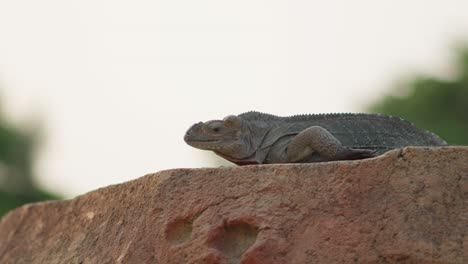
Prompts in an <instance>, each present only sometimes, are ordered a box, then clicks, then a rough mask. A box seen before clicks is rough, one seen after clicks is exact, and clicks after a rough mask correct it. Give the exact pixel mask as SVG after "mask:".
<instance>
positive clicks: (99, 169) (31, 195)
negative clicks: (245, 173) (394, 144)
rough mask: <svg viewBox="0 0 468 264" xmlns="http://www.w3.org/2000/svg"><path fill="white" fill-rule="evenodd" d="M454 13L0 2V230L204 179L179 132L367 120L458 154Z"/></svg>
mask: <svg viewBox="0 0 468 264" xmlns="http://www.w3.org/2000/svg"><path fill="white" fill-rule="evenodd" d="M466 10H468V1H462V0H459V1H457V0H446V1H435V0H434V1H433V0H425V1H423V0H414V1H404V0H393V1H371V0H357V1H345V0H341V1H339V0H330V1H286V0H268V1H266V0H248V1H244V0H240V1H214V0H199V1H179V0H171V1H157V0H153V1H140V0H135V1H117V0H112V1H111V0H93V1H91V0H80V1H74V0H60V1H59V0H43V1H33V0H23V1H1V2H0V109H1V112H0V216H1V215H3V214H5V213H6V212H7V211H9V210H11V209H13V208H15V207H17V206H20V205H21V204H24V203H28V202H33V201H41V200H49V199H65V198H71V197H74V196H76V195H79V194H83V193H85V192H88V191H91V190H94V189H96V188H99V187H103V186H107V185H109V184H116V183H120V182H123V181H127V180H130V179H134V178H137V177H140V176H142V175H144V174H147V173H151V172H156V171H159V170H163V169H171V168H178V167H206V166H215V165H218V164H219V162H220V160H219V159H217V158H215V157H214V156H213V154H211V153H208V152H206V153H205V152H202V151H200V150H196V149H193V148H190V147H188V146H186V145H185V143H184V141H183V140H182V138H183V135H184V133H185V131H186V129H188V127H189V126H190V125H191V124H193V123H194V122H198V121H205V120H209V119H218V118H222V117H224V116H226V115H229V114H240V113H242V112H245V111H249V110H256V111H262V112H268V113H271V114H276V115H291V114H302V113H323V112H381V113H386V114H392V115H397V116H401V117H403V118H406V119H408V120H410V121H412V122H414V123H416V124H417V125H418V126H420V127H422V128H425V129H428V130H432V131H434V132H435V133H437V134H439V135H440V136H441V137H442V138H444V139H446V140H447V141H448V142H449V143H451V144H462V145H463V144H464V145H466V144H468V42H467V41H468V16H467V15H466Z"/></svg>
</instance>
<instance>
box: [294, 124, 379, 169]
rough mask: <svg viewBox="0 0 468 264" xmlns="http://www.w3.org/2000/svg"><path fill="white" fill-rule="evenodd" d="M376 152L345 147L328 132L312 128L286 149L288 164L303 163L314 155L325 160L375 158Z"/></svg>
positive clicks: (296, 138)
mask: <svg viewBox="0 0 468 264" xmlns="http://www.w3.org/2000/svg"><path fill="white" fill-rule="evenodd" d="M374 153H375V151H374V150H368V149H352V148H347V147H344V146H343V145H342V144H341V142H340V141H339V140H338V139H337V138H336V137H335V136H333V135H332V134H331V133H330V132H328V130H326V129H324V128H323V127H320V126H312V127H309V128H307V129H305V130H303V131H301V132H300V133H299V134H297V135H296V136H295V137H294V138H293V139H292V141H291V143H289V145H288V147H287V149H286V159H287V162H292V163H294V162H301V161H302V160H304V159H305V158H307V157H308V156H310V155H312V154H318V155H320V156H321V157H324V158H325V160H353V159H364V158H370V157H373V156H374V155H373V154H374Z"/></svg>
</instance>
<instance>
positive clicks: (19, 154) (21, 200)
mask: <svg viewBox="0 0 468 264" xmlns="http://www.w3.org/2000/svg"><path fill="white" fill-rule="evenodd" d="M31 131H32V130H28V129H25V128H24V127H18V126H15V125H14V124H12V123H11V122H9V121H8V120H7V119H6V118H5V117H4V115H1V113H0V217H1V216H2V215H4V214H5V213H6V212H8V211H9V210H11V209H13V208H16V207H18V206H20V205H23V204H25V203H30V202H35V201H42V200H50V199H58V197H57V196H55V195H52V194H49V193H47V192H45V191H43V190H41V189H40V188H38V187H37V186H36V185H35V183H34V180H33V175H34V173H33V165H34V159H35V154H36V147H37V135H36V134H34V133H33V132H31Z"/></svg>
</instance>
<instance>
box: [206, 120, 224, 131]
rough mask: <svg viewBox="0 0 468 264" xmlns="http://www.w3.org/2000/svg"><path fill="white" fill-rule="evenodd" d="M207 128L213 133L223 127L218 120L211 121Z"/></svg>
mask: <svg viewBox="0 0 468 264" xmlns="http://www.w3.org/2000/svg"><path fill="white" fill-rule="evenodd" d="M208 128H209V129H210V130H211V132H213V133H219V132H221V131H222V129H223V124H221V123H220V122H213V123H211V124H210V125H209V126H208Z"/></svg>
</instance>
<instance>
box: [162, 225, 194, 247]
mask: <svg viewBox="0 0 468 264" xmlns="http://www.w3.org/2000/svg"><path fill="white" fill-rule="evenodd" d="M192 226H193V221H192V220H187V219H177V220H175V221H174V222H172V223H170V224H169V225H168V226H167V229H166V239H167V240H168V241H169V242H171V243H172V244H176V245H177V244H182V243H184V242H185V241H187V240H189V239H190V237H191V235H192Z"/></svg>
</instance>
